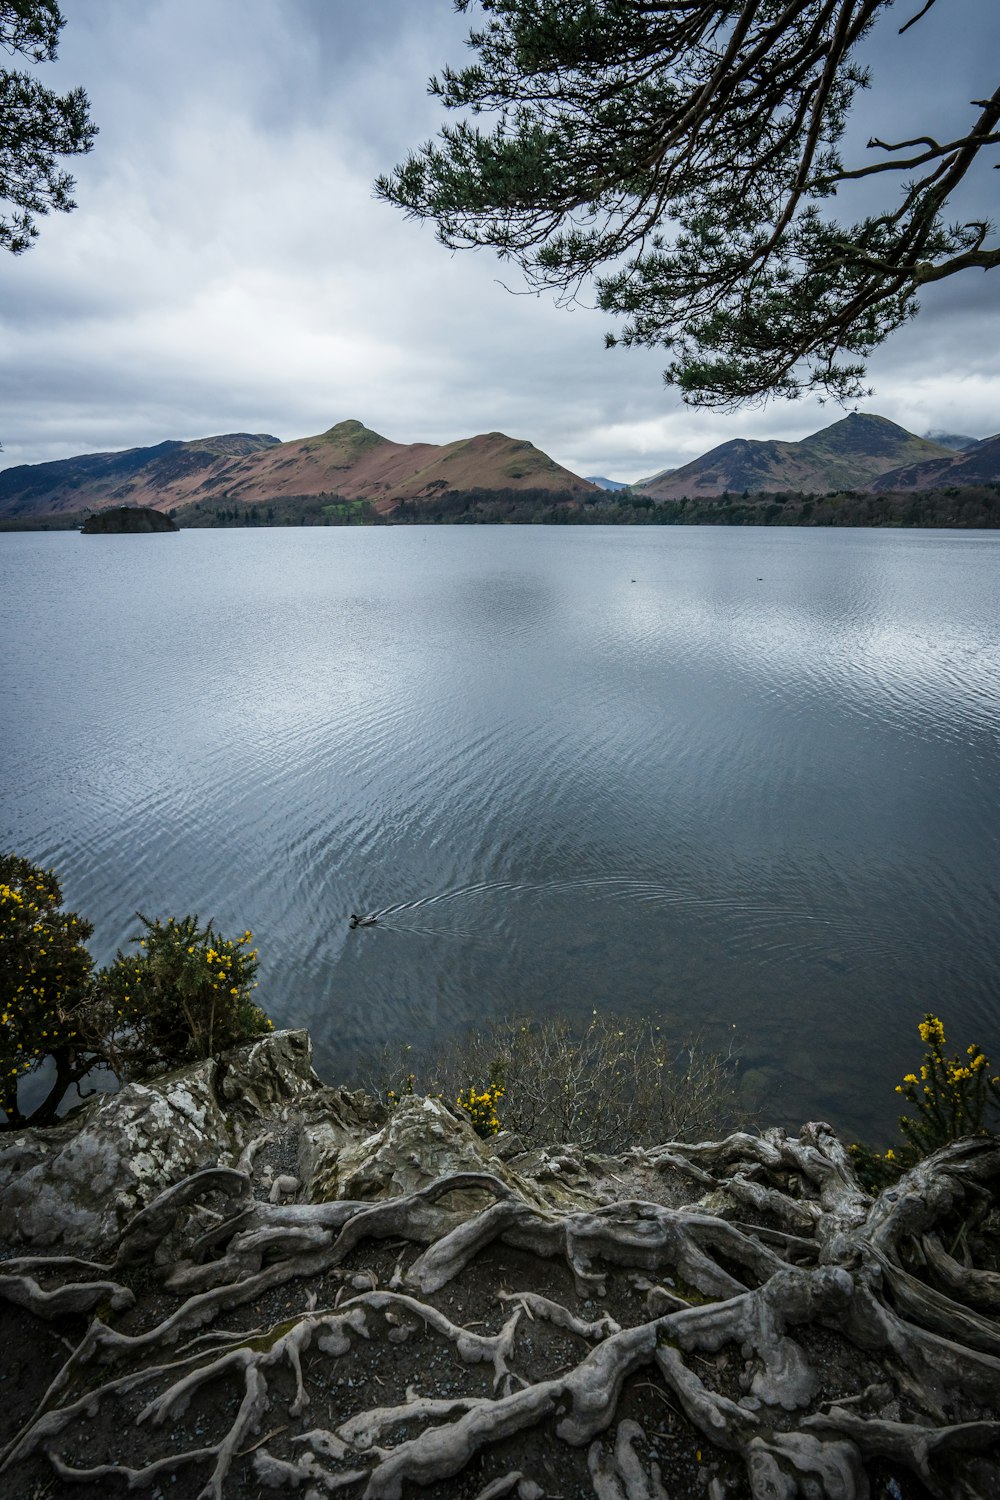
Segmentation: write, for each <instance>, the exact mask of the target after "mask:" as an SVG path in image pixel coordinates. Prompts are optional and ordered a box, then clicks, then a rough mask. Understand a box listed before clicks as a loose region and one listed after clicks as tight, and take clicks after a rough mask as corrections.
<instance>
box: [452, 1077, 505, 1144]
mask: <svg viewBox="0 0 1000 1500" xmlns="http://www.w3.org/2000/svg"><path fill="white" fill-rule="evenodd" d="M504 1092H505V1091H504V1088H503V1085H502V1084H499V1083H489V1084H487V1085H486V1087H485V1088H484V1089H476V1088H471V1087H470V1088H467V1089H459V1091H458V1098H457V1099H456V1100H455V1103H456V1104H458V1105H459V1106H460V1107H461V1108H462V1109H464V1110H465V1112H466V1114H467V1115H468V1116H469V1119H470V1120H471V1121H472V1128H473V1130H475V1132H476V1134H477V1135H478V1136H482V1138H483V1140H488V1139H489V1137H490V1136H491V1135H496V1133H497V1131H498V1130H499V1129H500V1116H499V1115H498V1114H497V1105H498V1104H499V1103H500V1100H501V1099H502V1098H503V1096H504Z"/></svg>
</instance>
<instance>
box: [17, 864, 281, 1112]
mask: <svg viewBox="0 0 1000 1500" xmlns="http://www.w3.org/2000/svg"><path fill="white" fill-rule="evenodd" d="M139 920H140V921H141V922H142V924H143V928H144V932H143V933H142V934H141V935H140V936H139V937H137V938H135V939H134V941H135V942H136V943H137V945H138V948H139V952H138V953H135V954H130V955H128V956H126V955H125V954H123V953H119V954H118V955H117V957H116V959H115V961H114V963H113V964H112V965H111V966H110V967H109V968H107V969H102V970H101V971H100V972H96V973H95V971H94V961H93V959H92V957H91V955H90V954H89V953H88V951H87V949H86V947H85V946H84V945H85V943H86V940H87V939H88V938H89V937H90V935H91V933H92V931H93V927H92V925H91V923H90V922H87V921H84V919H83V918H82V917H80V916H78V915H77V913H76V912H72V911H63V910H62V892H61V890H60V887H59V881H58V880H57V878H56V876H55V874H54V872H53V871H51V870H42V869H40V868H39V867H38V866H37V865H33V864H32V863H31V862H30V860H27V859H22V858H20V857H19V856H18V855H15V854H2V855H0V1072H2V1081H0V1110H2V1111H3V1114H4V1116H5V1117H6V1118H5V1119H4V1120H2V1121H0V1129H7V1130H11V1129H15V1128H17V1127H19V1126H22V1125H48V1124H51V1123H52V1121H53V1120H54V1119H55V1118H56V1114H57V1111H58V1108H59V1105H60V1103H61V1102H62V1100H63V1099H64V1097H65V1095H66V1093H67V1091H68V1090H69V1089H70V1088H71V1087H73V1086H74V1085H77V1086H79V1084H80V1082H81V1081H82V1080H83V1079H84V1078H85V1077H86V1075H87V1074H88V1073H90V1072H91V1071H92V1070H93V1069H94V1068H96V1067H98V1066H101V1065H104V1066H106V1067H108V1068H110V1069H111V1070H112V1071H113V1072H114V1073H115V1075H116V1076H117V1077H118V1079H119V1080H122V1079H126V1078H142V1077H145V1076H146V1075H148V1074H150V1073H155V1072H159V1071H162V1070H163V1069H164V1068H169V1067H177V1066H179V1065H180V1064H182V1063H185V1062H189V1061H192V1060H194V1059H196V1058H202V1057H210V1056H212V1055H213V1054H214V1053H217V1052H221V1051H223V1050H224V1049H225V1048H227V1047H234V1046H238V1045H239V1044H240V1043H242V1042H247V1041H250V1040H252V1039H253V1038H254V1037H258V1036H262V1035H265V1034H266V1033H267V1032H268V1031H270V1030H271V1029H272V1026H271V1022H270V1021H269V1020H268V1018H267V1016H266V1015H265V1014H264V1012H263V1011H262V1010H261V1009H260V1007H259V1006H257V1005H255V1004H254V1002H253V999H252V992H253V990H254V989H255V988H256V979H255V975H256V972H257V950H256V948H252V947H251V943H252V941H253V934H252V933H251V932H249V931H247V932H244V934H243V936H242V937H241V938H237V939H235V940H233V939H229V938H223V937H221V936H220V935H219V934H218V933H217V932H216V931H215V929H214V928H213V927H212V924H211V923H209V924H208V925H207V926H205V927H201V926H199V923H198V918H197V917H191V916H189V917H182V918H180V920H176V919H174V918H173V917H171V918H169V919H168V920H167V921H166V922H161V921H159V920H156V921H154V922H151V921H149V919H148V918H147V917H144V916H142V915H141V913H140V914H139ZM42 1068H44V1069H45V1070H46V1074H47V1076H48V1078H49V1079H50V1080H51V1082H50V1083H49V1087H48V1092H47V1094H46V1096H45V1098H44V1099H43V1100H42V1102H41V1103H40V1104H39V1105H37V1107H35V1108H34V1109H32V1110H30V1111H29V1112H28V1113H24V1112H23V1111H22V1109H21V1107H20V1105H21V1099H20V1097H19V1096H20V1085H21V1083H22V1081H23V1080H24V1078H25V1077H26V1076H27V1075H28V1074H30V1073H33V1072H36V1071H38V1070H39V1069H42Z"/></svg>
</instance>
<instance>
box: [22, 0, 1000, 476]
mask: <svg viewBox="0 0 1000 1500" xmlns="http://www.w3.org/2000/svg"><path fill="white" fill-rule="evenodd" d="M62 7H63V11H64V14H65V15H66V17H67V25H66V28H65V30H64V32H63V34H62V43H61V48H60V58H59V61H58V62H57V63H56V64H54V65H52V64H49V65H45V66H44V67H43V68H41V69H39V70H38V71H39V72H40V73H41V74H42V75H43V76H44V77H45V78H46V81H49V82H51V83H52V85H53V86H56V87H59V88H67V87H70V86H71V85H73V84H77V83H79V84H82V85H83V86H84V87H85V88H86V89H87V91H88V93H89V95H90V99H91V104H92V114H93V116H94V119H95V120H96V122H97V123H98V125H99V127H100V132H101V133H100V135H99V137H98V139H97V143H96V145H95V147H94V150H93V152H92V153H91V155H90V156H89V157H85V158H81V159H80V160H78V161H77V162H76V163H71V164H70V165H71V167H72V170H73V171H74V173H75V175H76V178H77V189H76V200H77V203H78V205H79V206H78V208H77V209H76V211H75V212H74V213H72V214H55V215H51V216H50V217H49V218H48V219H44V220H42V221H41V235H40V238H39V240H38V241H37V243H36V246H35V248H34V249H32V250H31V251H29V252H28V253H27V254H26V255H24V256H21V257H19V258H14V257H12V256H9V255H4V256H3V260H2V262H0V323H2V328H0V381H2V392H3V410H2V416H0V438H2V440H3V444H4V449H5V451H4V453H3V454H2V455H0V465H3V466H6V465H9V464H16V463H34V462H38V461H40V460H42V459H48V458H64V457H68V456H70V455H73V454H78V453H85V452H92V451H100V450H104V449H116V448H126V447H132V446H135V445H137V444H146V443H155V442H159V441H161V440H162V439H164V438H194V437H202V436H206V435H208V434H210V433H220V432H234V431H250V432H271V433H274V434H275V435H276V436H278V437H280V438H283V439H287V438H293V437H302V436H305V435H306V434H309V433H314V432H319V431H322V430H323V429H325V428H327V427H329V426H331V425H333V423H335V422H339V421H342V420H344V419H345V418H348V417H356V418H358V419H360V420H361V421H362V422H364V423H365V424H366V425H367V426H369V427H373V428H375V429H376V430H377V431H378V432H381V433H382V434H384V435H385V436H386V437H389V438H393V439H394V440H396V441H398V442H415V441H418V440H424V441H431V442H446V441H449V440H451V439H453V438H458V437H466V436H471V435H472V434H473V433H476V432H485V431H491V430H494V429H500V430H502V431H504V432H507V433H510V434H511V435H513V436H515V437H523V438H530V439H531V441H532V442H534V443H536V444H537V445H538V447H540V448H542V449H544V450H545V451H546V452H548V453H550V454H551V455H552V457H553V458H555V459H557V460H558V461H559V462H560V463H563V464H565V465H566V466H567V467H569V468H570V469H573V470H574V471H575V472H577V473H580V474H605V475H610V476H612V477H614V478H618V479H634V478H638V477H640V476H642V475H646V474H650V473H653V472H655V471H656V470H658V469H662V468H665V467H668V466H673V465H677V464H681V463H685V462H687V460H688V459H690V458H694V457H696V456H697V455H698V454H700V453H702V452H704V451H705V450H706V449H708V448H710V447H712V446H713V445H714V444H716V443H718V442H723V441H725V440H727V439H728V438H733V437H784V438H799V437H803V436H805V435H806V434H807V433H809V432H812V431H815V430H816V429H817V428H819V427H823V426H826V425H827V424H828V423H829V422H832V421H835V420H837V419H838V418H839V417H840V416H842V415H843V413H842V412H841V410H840V409H839V408H837V407H835V406H830V405H827V406H821V405H820V404H819V403H818V402H817V401H815V400H808V401H802V402H797V403H788V402H777V403H773V404H771V405H769V406H768V407H766V408H765V409H764V410H762V411H745V412H740V413H736V414H733V415H728V416H723V415H720V414H718V413H712V412H696V411H691V410H689V409H688V408H686V407H684V406H683V405H682V404H681V402H680V400H679V398H678V397H677V396H676V395H675V394H674V393H673V392H671V391H669V390H667V389H666V388H665V387H664V386H663V384H662V381H661V370H662V367H663V365H664V364H665V363H666V358H665V356H664V355H663V354H657V353H656V352H653V351H647V350H642V351H636V350H621V349H618V350H612V351H605V349H604V347H603V334H604V331H605V329H606V327H609V326H611V325H610V322H609V319H608V318H607V316H606V315H604V314H602V313H600V312H597V311H594V310H589V309H586V308H579V307H578V308H575V309H573V310H571V311H564V310H560V309H557V308H556V307H555V306H553V304H552V302H551V299H548V298H544V297H543V298H538V297H534V296H512V295H511V294H510V293H509V292H508V291H506V290H504V287H503V286H502V285H501V279H503V280H505V281H506V282H507V283H508V284H510V285H512V286H516V285H517V284H518V278H517V273H516V272H515V271H514V270H512V269H511V268H510V267H506V268H505V267H503V266H501V265H500V264H499V263H498V262H497V261H496V260H495V259H494V258H493V257H492V256H491V255H489V254H487V253H483V252H478V253H475V254H473V253H470V252H463V253H460V254H456V255H451V254H450V253H449V252H447V251H446V250H444V249H442V248H441V247H440V246H439V245H438V244H436V242H435V240H434V234H433V230H432V228H431V227H430V226H428V225H419V224H414V223H408V222H406V221H405V220H404V219H403V217H402V215H401V214H400V213H399V212H398V211H397V210H395V209H393V208H391V207H390V206H388V205H386V204H382V203H378V202H376V201H375V199H374V197H373V195H372V188H371V184H372V180H373V178H374V177H375V176H376V174H377V173H378V172H379V171H384V170H387V169H388V168H391V167H392V166H393V165H395V164H396V163H397V162H398V161H400V160H401V159H402V158H403V156H405V154H406V152H407V150H408V149H410V148H412V147H414V146H416V145H417V144H419V142H421V141H422V140H424V139H426V138H427V137H428V136H430V135H431V134H433V133H434V131H435V130H436V128H437V126H438V125H439V123H440V116H441V112H440V109H439V107H438V106H437V105H436V104H435V102H434V101H433V100H431V99H429V98H428V96H427V92H426V82H427V77H428V75H429V74H430V73H432V72H434V71H437V70H439V69H440V68H441V66H442V65H443V64H444V63H445V62H448V61H450V62H453V63H456V64H460V63H461V62H462V60H463V56H464V55H466V53H465V48H464V45H463V40H464V37H465V34H466V31H467V29H468V20H467V19H466V18H462V17H459V16H456V15H455V14H454V13H453V10H452V6H451V3H450V0H364V3H362V4H358V3H357V0H62ZM915 9H919V0H899V3H898V4H897V6H896V12H895V14H894V17H893V19H892V20H891V21H890V22H889V23H888V24H883V25H882V26H881V28H880V31H879V33H878V35H876V37H875V38H874V39H873V42H872V46H871V55H872V59H873V64H874V68H875V88H874V89H873V91H872V92H871V93H870V94H869V95H867V96H866V98H865V101H864V104H865V113H864V116H863V118H860V119H859V120H858V121H857V130H856V133H857V136H858V138H859V139H860V142H861V144H862V145H863V142H864V140H865V138H866V137H867V135H868V133H869V131H871V130H874V131H875V132H876V133H878V134H881V135H883V136H884V137H888V138H893V137H895V138H896V139H899V138H901V137H903V136H907V135H913V134H918V133H919V134H922V133H927V132H930V133H931V134H934V135H937V136H938V138H940V139H947V138H949V135H953V134H955V133H959V132H960V131H961V130H962V129H963V128H964V127H965V126H966V125H967V124H968V123H969V122H970V120H971V118H972V117H973V115H974V113H975V112H974V111H972V110H970V109H969V107H968V101H969V100H971V99H974V98H982V97H984V96H985V95H987V94H989V93H992V92H993V90H994V89H995V87H996V85H997V82H998V79H997V77H996V76H995V75H996V73H997V71H998V66H997V59H998V58H1000V0H937V5H936V6H935V8H934V10H932V11H931V12H930V13H929V15H928V16H927V17H926V18H925V19H924V20H923V21H921V23H920V25H919V26H916V27H914V28H913V29H912V30H911V31H910V32H909V33H908V34H907V36H906V37H903V38H901V39H897V38H896V36H895V31H896V28H897V26H898V25H899V24H901V22H902V20H904V19H906V18H908V17H909V15H910V14H911V13H912V11H913V10H915ZM997 159H1000V151H998V150H994V151H993V153H992V157H991V162H990V166H991V165H992V161H993V160H997ZM961 206H962V207H963V208H965V210H966V211H967V213H968V214H969V216H970V217H971V216H976V217H982V216H983V214H984V212H988V213H990V214H991V216H993V217H1000V214H998V213H997V210H998V209H1000V173H995V172H992V171H991V170H989V169H988V167H987V166H986V164H985V162H984V164H983V165H981V166H980V168H979V170H978V176H977V178H976V181H975V183H974V184H973V185H972V188H971V191H970V192H968V193H967V195H966V201H965V203H964V204H963V205H961ZM870 377H871V383H873V384H874V386H875V394H874V396H873V397H872V398H871V400H870V401H868V402H867V403H865V406H864V408H863V409H864V410H869V411H876V412H880V413H881V414H882V415H884V416H887V417H890V418H892V419H893V420H894V421H897V422H900V423H901V424H902V425H903V426H905V427H908V428H910V429H911V430H913V431H915V432H920V433H923V432H926V431H927V430H928V429H944V430H948V431H957V432H963V433H970V434H972V435H973V436H975V437H985V436H987V435H989V434H991V433H994V432H997V431H998V430H1000V271H995V272H992V273H990V274H988V275H987V274H984V273H981V272H974V273H967V274H966V275H965V276H964V277H960V278H954V279H953V280H952V281H951V282H950V283H948V284H945V285H942V286H938V287H934V288H931V289H929V290H928V291H927V292H926V294H925V296H924V310H923V312H922V314H921V315H920V316H919V317H918V319H917V320H916V321H915V322H914V323H912V324H911V325H909V326H908V327H907V328H905V329H904V330H902V331H901V332H900V333H899V334H897V335H896V336H895V337H894V339H893V340H891V341H890V342H889V344H887V345H886V346H885V347H884V349H883V350H881V351H879V353H878V355H877V356H876V358H875V359H873V360H872V362H871V366H870Z"/></svg>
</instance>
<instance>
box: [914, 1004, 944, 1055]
mask: <svg viewBox="0 0 1000 1500" xmlns="http://www.w3.org/2000/svg"><path fill="white" fill-rule="evenodd" d="M917 1030H918V1031H919V1032H920V1040H921V1041H922V1042H929V1043H930V1044H931V1045H932V1046H934V1045H938V1046H942V1047H943V1046H944V1026H943V1025H942V1023H941V1021H940V1020H939V1019H938V1017H937V1016H932V1015H931V1013H930V1011H928V1012H927V1015H926V1016H925V1018H924V1019H923V1020H922V1021H921V1022H920V1025H919V1026H918V1027H917Z"/></svg>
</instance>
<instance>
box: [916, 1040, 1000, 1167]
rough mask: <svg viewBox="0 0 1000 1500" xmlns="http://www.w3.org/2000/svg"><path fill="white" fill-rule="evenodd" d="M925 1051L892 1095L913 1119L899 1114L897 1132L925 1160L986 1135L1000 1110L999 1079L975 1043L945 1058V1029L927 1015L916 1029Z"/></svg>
mask: <svg viewBox="0 0 1000 1500" xmlns="http://www.w3.org/2000/svg"><path fill="white" fill-rule="evenodd" d="M917 1029H918V1031H919V1032H920V1040H921V1041H922V1042H924V1043H925V1045H926V1049H927V1050H926V1051H925V1052H924V1056H923V1060H922V1062H921V1064H920V1068H919V1077H918V1076H917V1074H916V1073H907V1074H906V1076H905V1077H904V1079H903V1081H902V1083H899V1084H897V1085H896V1093H897V1094H902V1096H903V1098H904V1099H905V1100H906V1102H907V1104H911V1105H913V1107H914V1109H915V1110H916V1115H915V1116H911V1115H901V1116H900V1119H899V1128H900V1130H901V1131H902V1132H903V1134H904V1136H905V1137H906V1140H907V1142H908V1145H909V1147H910V1155H911V1156H917V1157H919V1156H927V1155H928V1154H929V1153H930V1152H931V1151H936V1150H937V1148H938V1147H939V1146H944V1145H946V1144H947V1143H948V1141H954V1140H957V1139H958V1138H959V1136H963V1135H985V1134H986V1133H987V1128H988V1124H989V1122H990V1120H991V1118H993V1119H995V1117H996V1113H997V1110H998V1109H1000V1077H997V1076H995V1075H994V1074H993V1073H992V1070H991V1068H990V1062H989V1058H988V1057H987V1056H986V1054H985V1053H984V1052H983V1051H982V1049H981V1048H980V1047H978V1046H977V1045H976V1044H975V1043H974V1042H973V1043H972V1045H971V1046H969V1047H967V1048H966V1050H965V1053H964V1054H956V1055H955V1056H953V1057H946V1056H945V1053H944V1048H945V1035H944V1026H943V1024H942V1022H941V1021H940V1020H939V1018H938V1017H937V1016H934V1015H931V1013H930V1011H928V1012H927V1014H926V1015H925V1016H924V1019H923V1020H922V1021H921V1022H920V1025H919V1027H918V1028H917Z"/></svg>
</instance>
